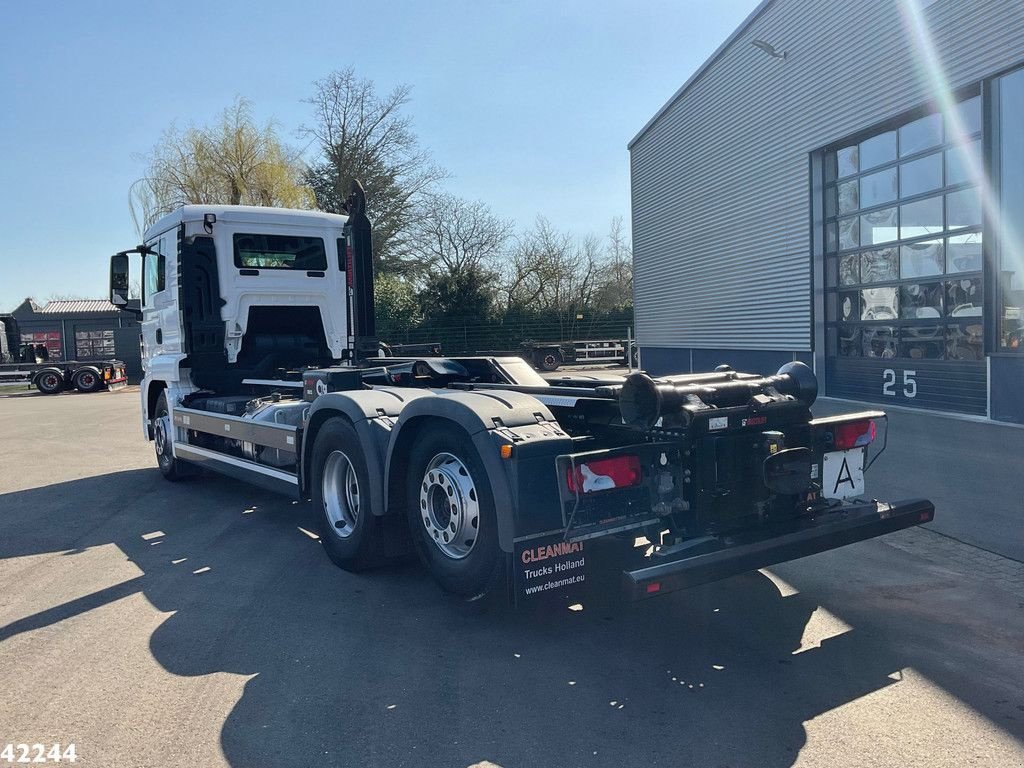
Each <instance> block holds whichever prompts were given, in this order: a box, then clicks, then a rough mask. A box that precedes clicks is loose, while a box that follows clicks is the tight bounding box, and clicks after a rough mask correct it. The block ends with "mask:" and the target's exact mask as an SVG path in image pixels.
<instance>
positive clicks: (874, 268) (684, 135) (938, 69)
mask: <svg viewBox="0 0 1024 768" xmlns="http://www.w3.org/2000/svg"><path fill="white" fill-rule="evenodd" d="M629 148H630V162H631V177H632V209H633V245H634V259H635V277H634V279H635V306H636V327H637V338H638V340H639V343H640V347H641V354H642V359H643V364H644V366H645V367H646V368H648V369H650V370H652V371H654V372H665V371H669V370H679V369H684V370H685V369H687V368H689V369H692V370H707V369H710V368H711V367H713V366H715V365H717V364H719V363H729V364H732V365H734V366H735V367H737V368H739V369H744V370H754V371H771V370H774V369H775V368H777V367H778V366H779V365H780V364H782V363H784V362H786V361H789V360H794V359H798V360H803V361H805V362H807V363H809V364H812V365H813V366H814V368H815V370H816V372H817V374H818V378H819V381H820V382H821V387H822V389H823V391H824V394H826V395H828V396H832V397H838V398H846V399H852V400H860V401H865V402H871V403H884V404H892V405H902V406H910V407H915V408H924V409H932V410H936V411H945V412H955V413H963V414H974V415H977V416H983V417H988V418H990V419H994V420H1000V421H1010V422H1024V343H1022V327H1024V326H1022V324H1024V320H1022V309H1021V308H1022V307H1024V3H1021V2H1009V1H1008V0H974V1H969V0H932V1H931V2H927V1H926V0H863V1H862V2H856V3H841V2H827V3H824V2H818V1H817V0H765V1H764V2H762V3H761V4H760V5H759V6H758V7H757V8H756V9H755V10H754V11H753V13H751V15H750V16H749V17H748V18H747V19H746V20H745V21H744V23H743V24H742V25H741V26H740V27H739V28H738V29H737V30H736V31H735V32H734V33H733V34H732V35H731V36H730V37H729V38H728V39H727V40H726V41H725V42H724V43H723V44H722V46H721V47H720V48H719V49H718V50H717V51H716V52H715V53H714V54H713V55H712V56H711V58H710V59H708V61H707V62H706V63H705V64H704V65H703V66H702V67H700V69H699V70H698V71H697V72H695V73H694V74H693V76H692V77H691V78H690V79H689V80H688V81H686V83H685V84H684V85H683V86H682V87H681V88H680V89H679V90H678V91H677V92H676V93H675V94H674V95H673V96H672V98H671V99H670V100H669V101H668V103H666V104H665V105H664V107H662V108H661V109H660V110H659V111H658V112H657V114H655V115H654V116H653V117H652V118H651V120H650V121H649V122H648V123H647V124H646V125H645V126H644V127H643V128H642V129H641V130H640V132H639V133H638V134H637V135H636V137H635V138H634V139H633V140H632V141H631V142H630V145H629Z"/></svg>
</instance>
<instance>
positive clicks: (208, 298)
mask: <svg viewBox="0 0 1024 768" xmlns="http://www.w3.org/2000/svg"><path fill="white" fill-rule="evenodd" d="M347 210H348V215H347V216H340V215H331V214H326V213H319V212H312V211H292V210H282V209H269V208H248V207H231V206H213V205H210V206H185V207H183V208H181V209H179V210H177V211H176V212H174V213H172V214H170V215H169V216H167V217H165V218H163V219H162V220H161V221H159V222H158V223H156V224H155V225H154V226H153V227H151V228H150V229H149V231H148V232H147V233H146V234H145V237H144V243H143V244H142V245H140V246H137V247H136V248H134V249H131V250H130V251H124V252H121V253H119V254H116V255H115V256H113V257H112V258H111V269H110V278H111V301H113V303H115V304H116V305H118V306H122V307H125V306H126V305H127V295H128V285H129V261H130V259H129V254H132V253H137V254H141V256H142V275H143V279H142V285H143V298H142V310H141V313H142V337H143V360H144V367H145V370H146V374H145V378H144V379H143V382H142V386H141V406H142V427H143V432H144V434H145V436H146V437H147V438H149V439H150V440H152V441H154V444H155V450H156V459H157V463H158V464H159V467H160V471H161V472H162V473H163V474H164V476H165V477H166V478H167V479H169V480H178V479H180V478H182V477H185V476H187V475H190V474H193V473H194V472H195V470H196V469H197V468H199V467H206V468H209V469H212V470H215V471H217V472H220V473H224V474H227V475H231V476H234V477H238V478H242V479H245V480H248V481H251V482H253V483H256V484H259V485H261V486H264V487H267V488H271V489H274V490H279V491H283V492H285V493H289V494H291V495H293V496H296V497H298V498H301V499H310V500H312V503H313V505H314V508H315V509H316V511H317V515H318V519H319V528H320V537H321V541H322V543H323V547H324V550H325V552H326V553H327V555H328V556H329V557H330V558H331V559H332V560H333V561H334V562H335V563H336V564H338V565H339V566H341V567H343V568H346V569H350V570H360V569H364V568H369V567H372V566H377V565H381V564H383V563H386V562H388V561H389V560H391V559H393V558H398V557H404V556H405V555H406V554H408V553H409V552H410V551H413V550H414V551H415V552H417V554H418V555H419V557H420V558H421V560H422V561H423V563H424V564H425V566H426V568H427V570H428V571H429V572H430V573H431V574H432V575H433V577H434V578H435V579H436V580H437V581H438V582H439V583H440V584H441V585H442V587H444V588H445V589H446V590H449V591H451V592H454V593H457V594H460V595H464V596H468V597H473V596H478V595H481V594H484V593H487V592H489V591H493V590H500V589H508V590H510V592H511V594H513V595H514V596H515V598H516V599H517V600H525V599H529V598H530V597H532V596H537V595H544V594H560V595H561V594H564V593H565V592H567V591H571V590H573V589H575V588H579V587H582V586H584V585H585V583H586V582H588V581H593V580H594V579H593V577H594V576H595V575H600V574H603V575H605V576H607V575H609V574H612V575H615V574H620V576H619V578H621V581H622V584H623V585H624V588H625V590H626V592H627V593H628V595H629V596H630V597H632V598H644V597H649V596H651V595H656V594H661V593H665V592H668V591H670V590H673V589H679V588H683V587H687V586H691V585H694V584H700V583H704V582H708V581H712V580H715V579H720V578H723V577H726V576H729V575H731V574H735V573H738V572H742V571H747V570H751V569H756V568H759V567H762V566H766V565H770V564H772V563H776V562H780V561H784V560H789V559H792V558H796V557H801V556H803V555H807V554H811V553H813V552H820V551H822V550H826V549H830V548H833V547H837V546H840V545H843V544H848V543H851V542H855V541H860V540H863V539H867V538H870V537H873V536H877V535H880V534H884V533H887V532H889V531H894V530H898V529H901V528H906V527H909V526H912V525H917V524H919V523H925V522H928V521H930V520H931V519H932V516H933V514H934V508H933V506H932V504H931V503H929V502H928V501H924V500H911V501H903V502H899V503H883V502H878V501H874V500H871V499H869V498H868V497H865V496H864V471H865V469H866V468H867V466H868V460H869V456H868V453H869V451H873V453H874V457H877V453H878V448H879V444H878V443H877V442H876V440H875V438H876V430H877V428H878V427H879V426H882V427H884V426H885V424H886V421H885V415H884V414H883V413H881V412H879V411H866V412H861V413H852V414H848V415H845V416H839V417H830V418H825V419H814V418H812V416H811V413H810V410H809V407H810V405H811V404H812V403H813V402H814V399H815V397H816V394H817V382H816V380H815V377H814V374H813V373H812V372H811V370H810V369H809V368H807V367H806V366H804V365H802V364H801V363H795V362H794V363H790V364H788V365H786V366H785V367H784V368H783V369H781V370H780V371H779V372H778V373H777V374H774V375H769V376H761V375H754V374H744V373H739V372H736V371H733V370H731V369H730V368H728V367H725V366H723V367H721V368H719V369H718V370H716V371H712V372H708V373H701V374H686V375H680V376H669V377H659V378H652V377H650V376H648V375H646V374H644V373H641V372H637V373H633V374H631V375H629V376H628V377H623V376H614V375H607V376H606V375H604V374H601V375H599V376H595V375H591V376H584V377H580V378H573V377H569V376H567V377H563V378H561V379H560V380H559V381H558V383H557V385H553V384H551V383H549V382H548V381H546V380H545V379H543V378H542V377H541V376H540V375H539V374H537V373H536V372H535V371H534V370H533V369H532V368H531V367H530V365H528V364H527V363H526V362H524V361H523V360H521V359H519V358H515V357H505V358H502V357H488V356H467V357H428V356H419V357H417V356H408V357H397V356H392V357H382V356H381V354H382V352H381V346H380V343H379V341H378V339H377V338H376V337H375V332H374V329H375V324H374V307H373V273H372V266H371V265H372V257H371V252H370V228H371V227H370V222H369V220H368V219H367V217H366V215H365V200H364V198H363V193H362V190H361V188H360V187H359V186H358V185H354V188H353V191H352V194H351V196H350V198H349V200H348V204H347ZM882 447H884V443H883V444H882Z"/></svg>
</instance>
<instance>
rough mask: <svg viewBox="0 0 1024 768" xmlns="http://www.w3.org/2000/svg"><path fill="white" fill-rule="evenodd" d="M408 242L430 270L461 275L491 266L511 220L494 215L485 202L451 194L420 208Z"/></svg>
mask: <svg viewBox="0 0 1024 768" xmlns="http://www.w3.org/2000/svg"><path fill="white" fill-rule="evenodd" d="M416 213H417V215H416V217H415V219H414V220H413V222H412V223H411V225H410V227H409V242H410V244H411V245H412V247H413V249H414V250H415V252H416V253H417V254H418V255H419V258H420V259H421V260H422V266H423V267H424V268H425V269H426V270H427V271H429V272H434V273H442V274H447V275H453V276H454V275H460V274H462V273H464V272H466V271H468V270H471V269H477V268H480V267H482V266H492V265H493V264H494V262H496V261H497V260H498V259H499V258H500V256H501V254H502V251H503V249H504V246H505V243H506V241H507V240H508V238H509V235H510V234H511V232H512V221H511V220H509V219H502V218H499V217H498V216H495V215H494V214H493V213H492V212H491V209H490V208H489V207H488V206H487V204H486V203H484V202H482V201H480V200H475V201H474V200H464V199H462V198H459V197H456V196H455V195H451V194H448V193H444V194H441V195H437V196H432V197H429V198H427V199H425V200H424V201H423V203H422V204H421V205H420V206H418V208H417V212H416Z"/></svg>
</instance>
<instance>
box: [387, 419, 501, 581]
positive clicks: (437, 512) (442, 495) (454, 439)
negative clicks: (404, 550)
mask: <svg viewBox="0 0 1024 768" xmlns="http://www.w3.org/2000/svg"><path fill="white" fill-rule="evenodd" d="M408 477H409V480H408V488H407V495H406V509H407V511H408V515H409V528H410V531H411V532H412V538H413V542H414V543H415V545H416V550H417V553H418V554H419V556H420V559H421V560H422V561H423V563H424V565H426V567H427V570H429V571H430V573H431V575H432V576H433V577H434V578H435V579H436V580H437V581H438V583H440V585H441V586H442V587H443V588H444V589H446V590H447V591H449V592H454V593H455V594H458V595H463V596H466V597H476V596H479V595H482V594H484V593H486V592H487V591H488V590H490V589H491V587H492V586H493V585H495V584H497V583H498V581H499V578H498V577H499V576H500V573H501V565H502V562H503V558H502V554H501V549H500V548H499V546H498V526H497V515H496V513H495V508H494V496H493V494H492V493H491V489H490V486H489V484H488V482H487V473H486V471H485V470H484V466H483V462H482V461H481V460H480V457H479V456H478V455H477V452H476V450H475V449H474V448H473V445H472V442H471V441H470V439H469V436H468V435H466V433H465V432H463V431H462V430H460V429H458V428H456V427H454V426H449V425H441V426H436V427H433V426H432V427H428V428H427V429H426V430H424V431H423V432H422V433H421V434H420V435H419V437H418V439H417V441H416V443H415V444H414V445H413V448H412V452H411V455H410V457H409V475H408Z"/></svg>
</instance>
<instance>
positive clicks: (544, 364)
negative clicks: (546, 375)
mask: <svg viewBox="0 0 1024 768" xmlns="http://www.w3.org/2000/svg"><path fill="white" fill-rule="evenodd" d="M534 361H535V362H536V366H537V367H538V368H540V369H541V370H542V371H557V370H558V367H559V366H560V365H561V364H562V363H564V362H565V358H564V357H563V356H562V351H561V350H560V349H556V348H550V349H538V350H537V351H536V352H535V353H534Z"/></svg>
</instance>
